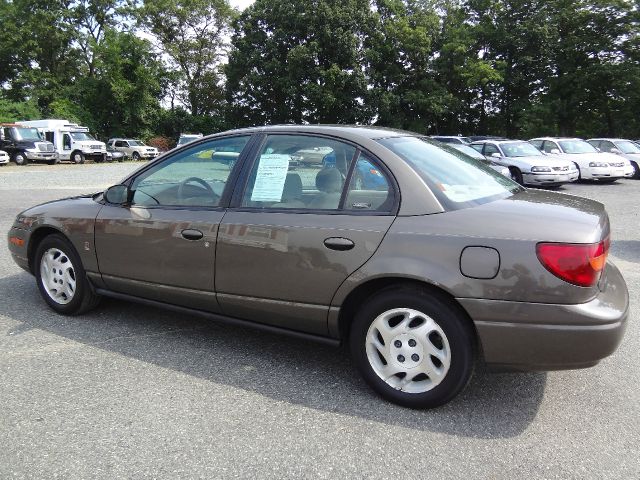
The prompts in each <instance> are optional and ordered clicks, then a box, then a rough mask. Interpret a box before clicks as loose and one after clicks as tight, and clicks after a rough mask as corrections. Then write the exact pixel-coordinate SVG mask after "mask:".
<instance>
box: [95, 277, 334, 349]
mask: <svg viewBox="0 0 640 480" xmlns="http://www.w3.org/2000/svg"><path fill="white" fill-rule="evenodd" d="M95 292H96V293H97V294H98V295H104V296H105V297H111V298H115V299H118V300H125V301H130V302H135V303H141V304H143V305H150V306H152V307H158V308H162V309H164V310H171V311H174V312H177V313H184V314H186V315H194V316H196V317H200V318H204V319H207V320H213V321H214V322H218V323H222V324H224V325H233V326H239V327H248V328H253V329H255V330H261V331H264V332H270V333H276V334H279V335H287V336H290V337H294V338H300V339H302V340H309V341H311V342H316V343H322V344H325V345H329V346H331V347H339V346H340V340H338V339H335V338H330V337H323V336H321V335H314V334H312V333H304V332H298V331H296V330H289V329H287V328H282V327H276V326H273V325H265V324H261V323H256V322H252V321H250V320H242V319H240V318H235V317H227V316H225V315H220V314H217V313H210V312H204V311H202V310H196V309H194V308H188V307H181V306H178V305H173V304H171V303H164V302H158V301H156V300H149V299H147V298H141V297H136V296H133V295H127V294H126V293H120V292H114V291H111V290H107V289H104V288H96V289H95Z"/></svg>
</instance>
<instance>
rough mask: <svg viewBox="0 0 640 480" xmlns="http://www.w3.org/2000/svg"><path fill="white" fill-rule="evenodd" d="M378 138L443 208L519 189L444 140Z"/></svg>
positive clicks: (487, 199) (488, 199)
mask: <svg viewBox="0 0 640 480" xmlns="http://www.w3.org/2000/svg"><path fill="white" fill-rule="evenodd" d="M378 141H379V142H380V143H381V144H382V145H384V146H385V147H387V148H388V149H389V150H391V151H392V152H393V153H395V154H396V155H398V156H399V157H401V158H402V159H404V160H405V161H406V162H407V163H408V164H409V165H411V167H413V169H414V170H415V171H416V172H417V173H418V174H419V175H420V176H421V177H422V179H423V180H424V181H425V182H426V184H427V185H428V186H429V188H431V190H432V191H433V194H434V195H435V196H436V198H437V199H438V200H439V201H440V203H441V204H442V205H443V206H444V207H445V208H447V209H450V210H456V209H460V208H467V207H472V206H474V205H480V204H483V203H488V202H491V201H494V200H498V199H501V198H506V197H510V196H511V195H513V194H514V193H516V192H520V191H522V187H520V186H519V185H518V184H517V183H515V182H513V181H511V180H509V179H508V178H506V177H505V176H503V175H500V174H499V173H498V172H496V171H494V170H493V169H491V168H490V167H488V166H487V165H485V164H483V163H482V162H480V161H479V160H476V159H473V158H471V157H470V156H468V155H465V154H464V153H462V152H460V151H458V150H456V149H455V148H452V147H449V146H448V145H446V144H442V143H438V142H435V141H432V140H428V139H423V138H419V137H394V138H385V139H382V140H378Z"/></svg>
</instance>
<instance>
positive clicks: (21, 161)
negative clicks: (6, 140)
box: [13, 152, 29, 166]
mask: <svg viewBox="0 0 640 480" xmlns="http://www.w3.org/2000/svg"><path fill="white" fill-rule="evenodd" d="M13 161H14V162H16V165H21V166H25V165H28V164H29V159H28V158H27V156H26V155H25V154H24V153H23V152H16V153H14V154H13Z"/></svg>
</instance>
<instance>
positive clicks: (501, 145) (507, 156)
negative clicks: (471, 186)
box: [471, 140, 578, 187]
mask: <svg viewBox="0 0 640 480" xmlns="http://www.w3.org/2000/svg"><path fill="white" fill-rule="evenodd" d="M471 146H472V147H473V148H475V149H476V150H477V151H478V152H480V153H482V154H483V155H484V156H485V157H488V158H491V159H492V160H493V161H495V162H496V163H498V164H500V165H503V166H505V167H507V168H508V169H509V170H510V171H511V175H512V177H513V179H514V180H515V181H516V182H518V183H519V184H520V185H532V186H545V187H554V186H558V185H562V184H564V183H570V182H575V181H576V180H577V179H578V170H577V169H576V167H575V165H574V164H573V163H571V162H569V161H566V160H562V159H557V158H550V157H547V156H546V155H544V154H543V153H541V152H540V151H539V150H538V149H537V148H535V147H534V146H533V145H532V144H530V143H528V142H524V141H522V140H481V141H478V142H474V143H472V144H471Z"/></svg>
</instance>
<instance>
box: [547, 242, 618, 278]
mask: <svg viewBox="0 0 640 480" xmlns="http://www.w3.org/2000/svg"><path fill="white" fill-rule="evenodd" d="M536 253H537V254H538V259H539V260H540V262H542V265H544V266H545V268H546V269H547V270H549V271H550V272H551V273H553V274H554V275H555V276H556V277H559V278H561V279H562V280H565V281H566V282H569V283H572V284H574V285H578V286H580V287H592V286H593V285H595V284H596V283H598V279H599V278H600V274H601V273H602V270H604V267H605V264H606V263H607V254H608V253H609V237H607V238H605V239H604V240H602V241H601V242H600V243H586V244H585V243H539V244H538V245H537V247H536Z"/></svg>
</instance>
